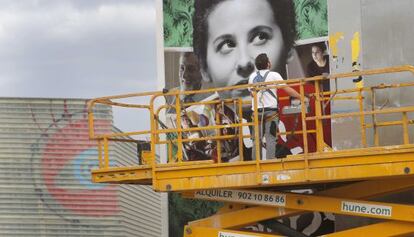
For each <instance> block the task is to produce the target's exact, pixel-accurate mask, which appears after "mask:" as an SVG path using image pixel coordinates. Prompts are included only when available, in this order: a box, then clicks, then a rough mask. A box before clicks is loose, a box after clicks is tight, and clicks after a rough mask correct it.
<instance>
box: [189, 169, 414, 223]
mask: <svg viewBox="0 0 414 237" xmlns="http://www.w3.org/2000/svg"><path fill="white" fill-rule="evenodd" d="M413 187H414V178H409V177H406V178H399V179H386V180H376V181H364V182H358V183H353V184H349V185H346V186H341V187H338V188H333V189H329V190H325V191H321V192H318V193H317V194H318V195H320V196H330V197H343V198H355V199H367V198H372V197H378V196H383V195H386V194H389V193H397V192H402V191H406V190H409V189H411V188H413ZM184 197H187V198H193V196H192V193H186V194H185V195H184ZM234 206H235V207H236V206H237V207H238V208H237V209H236V208H234V209H233V210H234V211H232V212H228V211H227V212H225V213H220V214H216V215H213V216H211V217H208V218H204V219H200V220H196V221H193V222H190V223H189V225H190V226H205V227H214V228H240V227H243V226H247V225H250V224H253V223H256V222H258V221H263V220H267V219H272V218H283V217H287V216H293V215H300V214H302V213H304V211H300V210H294V209H287V208H282V207H266V206H254V207H249V208H246V209H240V204H234Z"/></svg>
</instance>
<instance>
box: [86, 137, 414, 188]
mask: <svg viewBox="0 0 414 237" xmlns="http://www.w3.org/2000/svg"><path fill="white" fill-rule="evenodd" d="M257 163H258V164H257ZM258 167H259V169H258ZM236 171H237V172H236ZM154 173H155V176H154V177H153V174H154ZM413 174H414V146H411V145H409V146H390V147H381V148H365V149H358V150H349V151H341V152H324V153H321V154H317V153H313V154H312V155H309V156H308V157H307V159H304V157H303V155H294V156H288V157H287V158H286V159H275V160H267V161H259V162H256V161H244V162H229V163H221V164H217V163H212V162H198V163H196V164H187V165H185V166H184V165H183V166H179V167H171V166H158V167H157V168H156V170H155V171H154V172H153V170H152V168H151V166H148V165H147V166H144V167H140V166H136V167H125V168H124V167H123V168H106V169H99V170H93V171H92V178H93V181H94V182H97V183H125V184H153V187H154V189H155V190H157V191H172V190H174V191H185V190H199V189H216V188H251V187H264V186H284V187H285V188H287V189H289V186H295V185H303V184H320V183H330V182H343V181H350V180H352V181H356V180H369V179H378V178H386V177H393V176H411V175H413ZM152 180H153V183H152Z"/></svg>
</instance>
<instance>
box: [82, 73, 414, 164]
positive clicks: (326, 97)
mask: <svg viewBox="0 0 414 237" xmlns="http://www.w3.org/2000/svg"><path fill="white" fill-rule="evenodd" d="M402 72H409V73H411V74H412V75H414V67H413V66H401V67H392V68H385V69H377V70H366V71H359V72H352V73H343V74H335V75H329V76H327V77H323V76H317V77H313V78H300V79H291V80H286V81H282V82H262V83H256V84H249V85H237V86H231V87H225V88H214V89H206V90H199V91H164V92H161V91H158V92H148V93H136V94H128V95H120V96H110V97H102V98H97V99H93V100H91V101H90V102H89V110H88V112H89V134H90V138H91V139H94V140H97V142H98V156H99V168H100V169H107V168H110V157H109V152H108V147H109V144H110V142H128V143H137V142H138V140H137V139H133V138H132V137H133V136H137V135H147V136H150V144H151V148H150V151H148V152H147V153H146V154H145V155H144V157H145V158H147V159H145V161H144V162H142V161H141V162H137V165H141V166H146V167H151V168H152V172H156V171H157V170H161V169H165V168H171V167H178V168H179V167H184V166H191V165H197V166H216V165H220V164H223V163H230V162H232V161H233V160H237V161H234V162H232V164H242V163H253V164H256V169H257V172H259V170H260V166H261V163H263V162H269V161H264V160H262V159H259V158H258V159H255V160H253V159H251V158H250V159H247V157H249V156H248V155H247V153H250V152H251V151H249V149H248V148H247V147H246V144H245V143H247V142H246V141H249V140H253V146H255V147H261V144H260V143H261V140H262V139H261V137H260V134H259V133H260V132H259V129H260V126H261V125H260V124H261V119H260V118H259V112H258V108H257V105H258V101H259V100H260V98H258V96H257V95H258V92H259V91H263V90H266V89H278V90H281V89H282V88H283V87H287V86H290V87H294V88H296V89H297V90H298V92H299V93H300V102H301V103H300V107H298V110H299V112H300V113H298V114H297V116H300V122H299V125H300V126H293V128H291V129H292V130H290V131H288V130H287V131H285V132H279V135H295V136H300V138H301V139H300V145H301V146H302V148H303V152H302V153H303V154H301V155H300V156H298V157H301V158H303V161H304V162H305V164H308V162H309V160H308V156H309V155H312V154H314V153H318V154H320V153H328V152H335V150H333V149H332V148H330V147H329V146H328V145H327V142H326V137H324V128H325V127H324V122H323V121H327V120H332V119H339V118H344V117H347V118H350V117H355V118H359V132H360V134H361V141H360V143H361V144H362V145H361V148H367V147H369V146H372V147H379V146H380V137H379V132H378V131H379V129H380V128H381V127H386V126H397V125H398V126H402V128H403V134H402V136H403V143H402V144H400V145H401V146H412V145H413V144H412V142H410V127H409V126H410V125H412V124H414V120H413V119H411V118H412V117H413V116H412V115H413V112H414V104H413V105H408V106H400V107H396V108H376V101H375V99H376V96H375V92H376V91H378V90H385V89H389V88H404V87H412V86H414V82H401V83H398V82H396V83H388V84H384V83H383V84H379V85H374V86H366V87H362V88H349V89H342V90H339V89H334V90H331V91H322V90H321V82H322V81H324V80H330V81H331V82H332V83H333V82H335V84H336V83H337V82H338V80H345V79H350V80H352V79H354V78H358V77H365V76H370V75H385V74H390V73H402ZM413 81H414V80H413ZM335 88H337V87H336V86H335ZM235 90H249V91H250V92H251V95H252V98H253V101H254V103H253V104H254V105H253V109H251V108H250V106H251V103H252V102H251V99H250V98H247V99H243V98H221V97H220V95H221V94H222V93H223V92H228V91H235ZM413 91H414V90H413ZM196 94H207V95H212V96H210V99H206V100H202V101H195V102H184V101H183V100H182V99H181V98H182V97H183V96H186V95H196ZM367 95H368V96H370V97H369V98H370V100H371V106H370V107H371V108H370V110H366V108H364V105H365V104H366V103H367V101H368V99H367V98H368V97H367ZM131 97H134V98H136V97H147V98H149V100H150V101H149V103H147V104H130V103H125V102H116V100H122V99H126V98H131ZM166 98H169V99H168V100H169V101H173V102H172V103H170V104H168V103H166V102H165V101H164V100H165V99H166ZM171 98H172V99H171ZM211 98H213V99H211ZM305 98H310V102H309V104H310V106H311V112H308V109H307V107H306V105H305V104H306V103H305V100H307V99H305ZM288 99H289V98H288V97H283V96H282V97H280V98H279V100H280V101H287V100H288ZM335 100H347V101H354V102H353V103H356V104H357V105H358V108H359V109H358V111H352V112H345V113H333V114H326V113H325V112H324V111H325V107H326V105H328V104H330V102H332V101H335ZM364 102H365V104H364ZM96 104H106V105H111V106H120V107H127V108H132V109H139V110H144V111H146V113H147V118H148V119H149V120H150V124H151V128H150V130H146V131H137V132H125V133H113V134H95V132H94V114H93V107H94V106H95V105H96ZM299 108H300V109H299ZM250 111H252V115H251V119H249V116H250V115H249V112H250ZM383 114H401V116H402V118H401V119H400V120H392V121H385V122H381V121H377V117H378V116H380V115H383ZM230 117H231V118H230ZM367 117H371V120H372V121H371V122H369V121H368V122H367ZM262 120H263V118H262ZM249 128H253V129H252V131H254V132H253V133H249V132H246V131H249ZM298 128H299V129H298ZM367 129H372V131H373V140H374V141H373V145H369V144H368V139H367ZM243 131H244V132H243ZM411 135H412V134H411ZM313 137H316V138H314V140H315V141H314V142H313V141H310V139H311V140H312V138H313ZM411 139H412V138H411ZM310 143H312V144H310ZM313 144H314V146H315V147H313V148H312V145H313ZM229 146H231V149H229ZM189 152H194V153H193V154H188V153H189ZM203 153H204V154H203ZM255 153H256V154H255V157H261V149H255ZM157 157H158V158H157ZM237 157H238V159H237ZM289 157H294V156H288V158H289ZM270 162H271V161H270Z"/></svg>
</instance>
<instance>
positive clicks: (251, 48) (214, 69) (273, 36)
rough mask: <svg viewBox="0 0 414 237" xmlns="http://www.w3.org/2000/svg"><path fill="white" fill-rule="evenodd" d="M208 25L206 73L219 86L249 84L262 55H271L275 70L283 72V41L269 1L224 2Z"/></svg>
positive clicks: (229, 0)
mask: <svg viewBox="0 0 414 237" xmlns="http://www.w3.org/2000/svg"><path fill="white" fill-rule="evenodd" d="M207 23H208V40H207V58H206V62H207V73H208V75H209V77H210V78H211V80H212V82H213V83H214V85H215V86H216V87H223V86H232V85H237V84H244V83H247V80H248V78H249V76H250V74H251V73H252V72H253V71H254V70H255V67H254V59H255V58H256V56H257V55H259V54H260V53H266V54H267V55H268V56H269V59H270V61H271V63H272V65H274V67H273V68H272V69H273V70H278V69H280V66H281V65H280V64H281V62H282V55H283V50H284V49H283V47H284V42H283V37H282V33H281V30H280V28H279V26H278V25H277V23H276V22H275V18H274V15H273V11H272V8H271V6H270V4H269V3H268V1H267V0H225V1H223V2H221V3H219V4H217V5H216V6H215V8H213V10H212V11H211V13H210V14H209V15H208V18H207ZM243 93H246V92H245V91H241V90H238V91H233V92H232V94H229V95H227V96H234V97H237V96H243Z"/></svg>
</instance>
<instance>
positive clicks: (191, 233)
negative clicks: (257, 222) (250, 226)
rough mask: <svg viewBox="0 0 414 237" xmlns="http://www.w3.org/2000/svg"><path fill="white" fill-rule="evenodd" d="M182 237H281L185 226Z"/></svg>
mask: <svg viewBox="0 0 414 237" xmlns="http://www.w3.org/2000/svg"><path fill="white" fill-rule="evenodd" d="M184 237H282V235H275V234H265V233H254V232H247V231H235V230H226V229H215V228H209V227H188V226H187V227H186V228H185V229H184Z"/></svg>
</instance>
